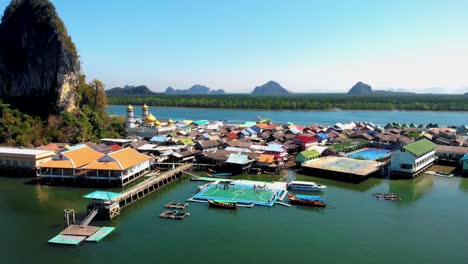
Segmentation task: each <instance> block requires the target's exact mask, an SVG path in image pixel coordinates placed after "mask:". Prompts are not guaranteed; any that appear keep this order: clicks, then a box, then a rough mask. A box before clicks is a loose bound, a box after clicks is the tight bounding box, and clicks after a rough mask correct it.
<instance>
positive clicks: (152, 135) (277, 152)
mask: <svg viewBox="0 0 468 264" xmlns="http://www.w3.org/2000/svg"><path fill="white" fill-rule="evenodd" d="M142 113H143V115H142V116H141V117H137V116H135V115H134V108H133V107H132V106H130V105H129V106H128V107H127V121H126V130H127V136H126V137H125V138H104V139H101V140H100V142H99V144H97V143H93V142H83V143H81V144H77V145H70V144H68V143H66V142H60V143H50V144H48V145H44V146H41V147H38V148H36V149H27V148H13V147H0V169H1V170H3V171H8V175H18V176H23V177H24V176H26V175H28V176H30V177H35V179H36V180H37V184H47V185H65V186H86V187H96V188H97V189H99V190H97V191H95V192H92V193H89V194H87V195H85V196H84V197H83V198H86V199H89V200H90V203H89V205H88V207H87V208H86V209H87V216H86V217H85V218H84V219H83V220H82V221H81V222H80V223H76V219H75V211H74V209H68V208H64V212H63V213H64V223H65V229H64V230H63V231H62V232H60V234H58V235H57V236H55V237H53V238H52V239H51V240H49V243H53V244H67V245H78V244H80V243H81V242H82V241H91V242H98V241H99V240H101V239H103V238H104V237H105V236H107V235H108V234H110V233H111V232H112V231H113V230H114V227H96V226H90V225H89V224H90V223H91V222H92V221H93V220H94V219H98V218H101V219H108V220H112V219H114V218H115V217H118V216H119V215H120V214H121V212H122V210H124V209H125V208H126V207H127V206H130V205H132V204H134V203H136V202H138V201H140V200H141V199H144V198H145V197H147V196H148V195H151V194H152V193H153V192H155V191H157V190H159V189H161V188H164V187H165V186H166V185H168V184H171V183H172V182H174V181H175V180H177V179H179V178H180V177H182V176H185V175H188V177H190V179H191V180H193V181H200V182H201V183H200V185H199V186H198V188H197V190H196V191H195V193H194V194H193V195H190V194H188V196H187V199H186V200H185V201H172V202H170V203H168V204H166V206H165V208H161V212H158V215H159V216H160V217H161V218H165V219H170V220H182V219H185V218H187V217H189V216H190V212H188V210H189V209H190V206H189V203H199V204H200V203H203V204H206V205H207V206H210V207H216V208H220V210H222V209H228V210H236V209H239V208H252V207H256V206H266V207H272V206H275V205H280V206H287V207H291V206H310V207H315V208H325V207H326V206H327V201H326V198H325V196H324V195H323V194H324V193H326V189H327V186H325V185H321V184H318V183H315V182H312V181H295V180H290V179H285V178H283V180H282V181H275V182H266V181H259V180H252V177H250V178H249V180H247V179H243V177H242V175H254V176H253V177H255V175H264V174H267V175H280V174H284V172H285V171H295V172H297V173H300V174H303V175H310V176H314V177H318V178H326V179H331V180H335V181H344V182H349V183H355V184H359V183H360V182H363V181H365V180H367V179H369V178H370V177H378V178H389V179H405V178H406V179H413V178H416V177H418V176H419V175H420V174H422V173H426V174H433V175H435V176H441V177H452V176H455V175H457V176H467V175H468V126H466V125H461V126H452V127H440V126H439V125H438V124H432V123H431V124H414V123H411V124H406V123H405V124H399V123H389V124H386V125H377V124H373V123H372V122H350V123H337V124H334V125H331V126H324V125H320V124H311V125H308V126H302V125H295V124H293V123H287V124H276V123H275V122H274V120H271V119H260V118H259V119H258V120H257V121H252V122H245V123H243V124H230V123H227V122H223V121H208V120H186V119H180V118H173V119H169V120H159V119H158V118H157V117H156V116H155V115H153V114H152V113H150V112H149V107H148V106H147V105H143V106H142ZM434 164H444V165H447V166H450V167H451V168H453V170H451V171H448V172H447V171H438V170H433V169H432V168H433V165H434ZM108 187H114V188H115V187H119V188H121V192H109V191H106V190H105V189H106V188H108ZM310 194H313V195H310ZM190 196H191V197H190ZM374 196H375V198H377V199H379V200H390V201H399V200H400V199H401V198H400V197H398V195H396V194H394V193H374ZM375 198H374V199H375ZM320 210H321V209H320Z"/></svg>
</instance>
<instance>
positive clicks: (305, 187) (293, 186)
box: [286, 181, 327, 192]
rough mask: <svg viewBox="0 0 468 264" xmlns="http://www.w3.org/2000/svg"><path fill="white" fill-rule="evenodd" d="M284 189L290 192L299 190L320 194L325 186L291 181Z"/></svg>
mask: <svg viewBox="0 0 468 264" xmlns="http://www.w3.org/2000/svg"><path fill="white" fill-rule="evenodd" d="M286 187H287V188H288V189H290V190H299V191H312V192H320V191H322V190H323V189H325V188H327V186H325V185H321V184H317V183H315V182H306V181H291V182H289V183H288V184H287V185H286Z"/></svg>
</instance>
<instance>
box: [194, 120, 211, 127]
mask: <svg viewBox="0 0 468 264" xmlns="http://www.w3.org/2000/svg"><path fill="white" fill-rule="evenodd" d="M193 123H194V124H195V125H197V126H201V125H208V124H209V123H210V122H208V120H195V121H193Z"/></svg>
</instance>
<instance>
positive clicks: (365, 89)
mask: <svg viewBox="0 0 468 264" xmlns="http://www.w3.org/2000/svg"><path fill="white" fill-rule="evenodd" d="M371 93H372V87H371V86H370V85H368V84H365V83H363V82H358V83H356V84H355V85H354V86H353V87H351V89H350V90H349V92H348V94H352V95H356V94H358V95H361V94H371Z"/></svg>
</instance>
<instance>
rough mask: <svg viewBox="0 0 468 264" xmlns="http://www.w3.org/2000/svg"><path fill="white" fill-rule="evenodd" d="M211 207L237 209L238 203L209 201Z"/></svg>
mask: <svg viewBox="0 0 468 264" xmlns="http://www.w3.org/2000/svg"><path fill="white" fill-rule="evenodd" d="M208 203H209V204H210V206H213V207H219V208H225V209H237V202H236V201H229V200H208Z"/></svg>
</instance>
